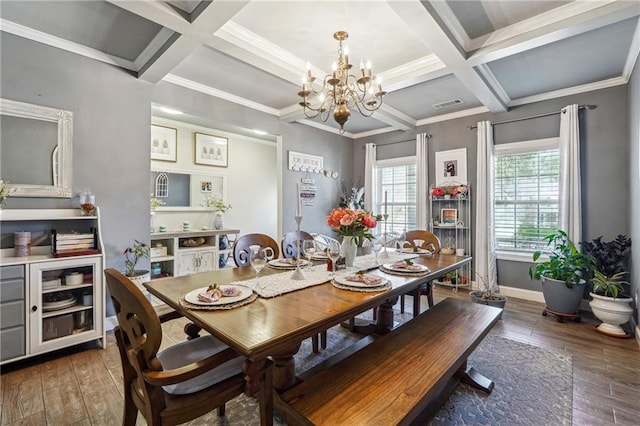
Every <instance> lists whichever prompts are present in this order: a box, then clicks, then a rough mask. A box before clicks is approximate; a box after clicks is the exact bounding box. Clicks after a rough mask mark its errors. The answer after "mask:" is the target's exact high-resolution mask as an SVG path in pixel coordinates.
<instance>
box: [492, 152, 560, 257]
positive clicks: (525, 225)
mask: <svg viewBox="0 0 640 426" xmlns="http://www.w3.org/2000/svg"><path fill="white" fill-rule="evenodd" d="M559 165H560V156H559V151H558V150H557V149H554V150H544V151H535V152H526V153H520V154H509V155H497V156H496V158H495V179H494V191H495V209H494V215H495V218H494V222H495V223H494V225H495V238H496V247H497V248H498V249H502V250H516V251H527V252H530V251H535V250H540V249H544V248H545V247H546V244H545V243H544V242H543V241H542V238H543V237H544V236H545V235H547V234H549V233H550V232H551V231H552V230H554V229H556V228H557V227H558V197H559V187H558V185H559V170H560V167H559Z"/></svg>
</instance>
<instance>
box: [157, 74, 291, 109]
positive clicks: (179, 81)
mask: <svg viewBox="0 0 640 426" xmlns="http://www.w3.org/2000/svg"><path fill="white" fill-rule="evenodd" d="M162 81H166V82H167V83H172V84H175V85H177V86H182V87H185V88H187V89H191V90H195V91H197V92H201V93H205V94H207V95H211V96H214V97H216V98H220V99H224V100H226V101H229V102H233V103H235V104H238V105H242V106H246V107H247V108H251V109H255V110H258V111H261V112H264V113H267V114H271V115H275V116H276V117H277V116H279V114H280V113H279V110H277V109H275V108H271V107H268V106H266V105H262V104H260V103H258V102H254V101H250V100H248V99H245V98H242V97H240V96H236V95H233V94H231V93H228V92H224V91H222V90H218V89H215V88H213V87H211V86H207V85H204V84H201V83H196V82H195V81H192V80H188V79H186V78H182V77H179V76H177V75H175V74H167V75H166V76H165V77H164V78H163V79H162Z"/></svg>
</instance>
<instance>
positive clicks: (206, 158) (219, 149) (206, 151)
mask: <svg viewBox="0 0 640 426" xmlns="http://www.w3.org/2000/svg"><path fill="white" fill-rule="evenodd" d="M195 135H196V148H195V150H194V153H195V159H194V162H195V163H196V164H204V165H207V166H218V167H227V165H228V152H229V151H228V145H227V138H221V137H219V136H212V135H206V134H204V133H196V134H195Z"/></svg>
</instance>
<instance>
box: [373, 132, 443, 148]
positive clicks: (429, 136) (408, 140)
mask: <svg viewBox="0 0 640 426" xmlns="http://www.w3.org/2000/svg"><path fill="white" fill-rule="evenodd" d="M432 137H433V136H431V135H427V139H431V138H432ZM415 141H416V140H415V139H407V140H406V141H397V142H389V143H380V144H376V143H374V144H373V146H376V147H377V146H387V145H395V144H398V143H405V142H415ZM366 145H367V144H365V145H364V146H363V147H362V149H367V147H366Z"/></svg>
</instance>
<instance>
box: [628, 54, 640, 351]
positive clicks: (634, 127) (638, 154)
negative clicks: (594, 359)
mask: <svg viewBox="0 0 640 426" xmlns="http://www.w3.org/2000/svg"><path fill="white" fill-rule="evenodd" d="M628 187H629V189H630V188H634V189H635V190H634V191H631V190H629V192H628V197H627V198H628V199H629V236H630V237H631V241H632V243H633V245H632V250H631V279H630V282H631V289H632V291H631V294H632V295H635V296H636V298H635V300H636V312H635V323H636V325H637V324H638V322H639V321H638V320H639V319H640V307H639V306H638V299H639V298H640V297H639V295H640V220H638V219H639V218H640V194H639V193H638V188H640V61H636V66H635V69H634V71H633V74H632V75H631V79H630V81H629V181H628ZM636 331H637V330H636ZM636 338H637V336H636Z"/></svg>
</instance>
